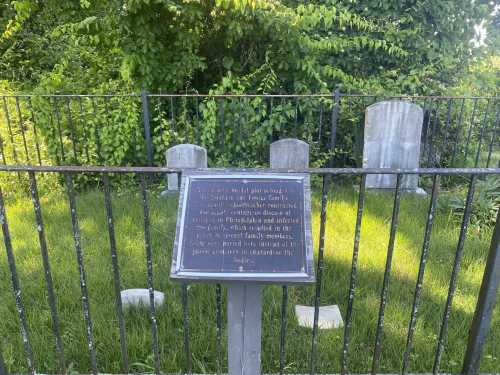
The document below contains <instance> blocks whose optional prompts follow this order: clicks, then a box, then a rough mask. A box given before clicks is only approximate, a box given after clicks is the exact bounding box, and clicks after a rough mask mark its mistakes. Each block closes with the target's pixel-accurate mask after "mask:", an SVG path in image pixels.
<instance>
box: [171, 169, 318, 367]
mask: <svg viewBox="0 0 500 375" xmlns="http://www.w3.org/2000/svg"><path fill="white" fill-rule="evenodd" d="M170 277H171V278H173V279H180V280H184V281H205V282H207V281H211V282H224V283H227V295H228V299H227V301H228V302H227V317H228V335H227V337H228V338H227V340H228V341H227V342H228V370H229V374H230V375H236V374H237V375H258V374H260V371H261V368H260V367H261V315H262V308H261V306H262V305H261V297H262V285H263V284H278V285H284V284H292V283H293V284H298V283H311V282H314V280H315V277H314V266H313V251H312V237H311V191H310V182H309V175H307V174H291V173H287V174H276V173H250V172H243V171H241V172H231V173H212V174H208V173H200V172H195V171H186V172H185V173H183V174H182V184H181V190H180V195H179V211H178V217H177V229H176V235H175V242H174V251H173V254H172V266H171V271H170Z"/></svg>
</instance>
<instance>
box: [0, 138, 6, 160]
mask: <svg viewBox="0 0 500 375" xmlns="http://www.w3.org/2000/svg"><path fill="white" fill-rule="evenodd" d="M3 146H4V140H3V137H2V135H1V134H0V153H1V154H2V163H3V164H4V165H5V164H7V161H6V160H5V149H4V148H3Z"/></svg>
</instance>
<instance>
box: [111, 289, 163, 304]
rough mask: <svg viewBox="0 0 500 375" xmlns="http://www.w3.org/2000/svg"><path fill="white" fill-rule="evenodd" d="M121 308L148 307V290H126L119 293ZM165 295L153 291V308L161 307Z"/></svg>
mask: <svg viewBox="0 0 500 375" xmlns="http://www.w3.org/2000/svg"><path fill="white" fill-rule="evenodd" d="M120 296H121V299H122V305H123V307H130V306H135V307H139V306H149V289H139V288H136V289H126V290H122V291H121V292H120ZM164 300H165V295H164V294H163V293H162V292H158V291H156V290H155V291H154V301H155V306H161V305H163V301H164Z"/></svg>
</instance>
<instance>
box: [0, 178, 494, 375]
mask: <svg viewBox="0 0 500 375" xmlns="http://www.w3.org/2000/svg"><path fill="white" fill-rule="evenodd" d="M150 198H151V199H150V203H151V235H152V241H153V253H154V255H153V256H154V273H155V277H154V282H155V289H157V290H160V291H162V292H164V293H165V297H166V298H165V302H166V303H165V305H164V306H163V307H161V308H159V309H158V311H157V320H158V328H159V342H160V356H161V368H162V371H164V372H180V371H182V370H183V369H184V355H183V350H182V345H183V330H182V306H181V288H180V287H179V285H177V284H175V283H173V282H171V281H170V280H169V269H170V254H171V249H172V244H173V240H174V229H175V220H176V211H177V201H176V199H175V198H159V197H158V194H157V192H156V191H155V192H152V194H151V195H150ZM77 205H78V214H79V219H80V226H81V230H82V247H83V250H84V260H85V267H86V271H87V281H88V288H89V293H90V305H91V315H92V319H93V322H94V334H95V341H96V346H97V360H98V366H99V370H100V371H101V372H120V349H119V335H118V324H117V318H116V315H115V308H114V295H113V289H112V273H111V259H110V253H109V240H108V233H107V226H106V217H105V210H104V198H103V195H102V193H101V192H99V191H91V192H87V193H84V194H80V195H79V196H78V199H77ZM356 205H357V193H356V192H355V191H354V190H353V189H351V188H347V187H336V189H335V190H334V191H333V193H332V195H331V199H330V202H329V206H328V217H327V220H328V221H327V233H326V249H325V260H326V268H325V273H324V284H323V291H322V296H321V302H322V304H338V305H339V306H340V309H341V311H342V314H343V316H344V317H345V310H346V302H347V294H348V283H349V277H350V267H351V257H352V246H353V236H354V223H355V219H356V209H357V206H356ZM113 207H114V216H115V230H116V237H117V248H118V256H119V264H120V270H121V283H122V288H123V289H126V288H144V287H146V261H145V250H144V242H143V227H142V226H143V221H142V220H143V218H142V206H141V202H140V199H139V195H138V194H137V192H133V191H132V192H130V191H128V192H121V193H116V194H114V195H113ZM427 207H428V199H425V198H424V199H422V198H416V197H410V196H404V197H403V199H402V203H401V216H400V225H399V230H398V235H397V239H396V249H395V254H394V259H393V268H392V278H391V283H390V287H389V300H388V304H387V308H386V317H385V327H384V336H383V340H382V360H381V368H380V372H398V371H399V370H400V368H401V358H402V354H403V352H404V348H405V343H406V332H407V326H408V321H409V316H410V309H411V303H412V299H413V290H414V287H415V279H416V274H417V270H418V264H419V259H420V253H421V246H422V237H423V232H424V224H425V219H426V214H427ZM42 210H43V214H44V221H45V229H46V235H47V242H48V247H49V254H50V260H51V265H52V270H53V278H54V284H55V290H56V294H57V304H58V306H57V307H58V312H59V317H60V320H61V331H62V336H63V342H64V349H65V355H66V362H67V364H70V366H71V369H72V370H74V371H77V372H89V370H90V361H89V355H88V350H87V344H86V339H85V327H84V323H83V317H82V309H81V299H80V287H79V281H78V280H79V278H78V269H77V265H76V258H75V253H74V243H73V238H72V235H71V221H70V216H69V210H68V204H67V200H66V197H65V195H64V194H60V193H57V192H52V193H50V194H44V195H43V196H42ZM313 211H314V212H313V231H314V235H315V236H314V237H315V244H317V235H318V230H319V195H318V194H317V193H315V196H314V199H313ZM391 212H392V197H391V196H389V195H385V194H376V193H369V194H368V195H367V200H366V205H365V213H364V218H363V225H362V233H361V246H360V256H359V271H358V287H357V290H356V299H355V304H354V321H353V328H352V342H351V347H350V356H349V365H350V371H351V372H356V373H366V372H368V371H369V369H370V366H371V358H372V353H373V344H374V340H375V328H376V324H377V315H378V307H379V295H380V289H381V285H382V279H383V273H384V265H385V257H386V251H387V242H388V236H389V225H390V217H391ZM7 217H8V219H9V224H10V229H11V235H12V239H13V246H14V251H15V255H16V261H17V267H18V273H19V278H20V283H21V287H22V292H23V293H22V296H23V300H24V303H25V307H26V312H27V317H28V322H29V327H30V335H31V340H32V345H33V350H34V357H35V367H36V369H37V371H38V372H43V373H46V372H49V373H51V372H56V371H57V360H56V355H55V345H54V339H53V336H52V334H51V318H50V310H49V307H48V304H47V299H46V292H45V282H44V275H43V269H42V262H41V256H40V250H39V247H38V236H37V233H36V230H35V224H34V214H33V208H32V205H31V202H30V200H29V199H28V198H27V197H26V198H10V199H8V201H7ZM458 234H459V224H458V223H457V222H455V221H452V220H450V218H449V217H448V216H447V215H445V214H438V216H437V217H436V220H435V225H434V231H433V236H432V240H431V249H430V259H429V262H428V264H427V270H426V274H425V280H424V291H423V298H422V303H421V306H420V308H419V312H418V322H417V328H416V334H415V339H414V352H413V356H412V360H411V366H410V371H411V372H428V371H430V370H431V369H432V362H433V354H434V352H435V347H436V340H437V335H438V333H439V326H440V322H441V318H442V312H443V308H444V304H445V299H446V294H447V289H448V283H449V277H450V273H451V268H452V262H453V257H454V251H455V246H456V243H457V239H458ZM490 238H491V231H485V232H483V233H478V232H475V231H474V230H471V231H470V232H469V236H468V240H467V241H466V244H465V251H464V259H463V263H462V269H461V271H460V274H459V282H458V288H457V292H456V295H455V300H454V304H453V311H452V314H451V318H450V325H449V334H448V337H447V342H446V350H445V353H444V356H443V360H442V365H441V371H443V372H459V371H460V370H461V363H462V359H463V354H464V350H465V345H466V340H467V335H468V328H469V325H470V321H471V319H472V315H473V312H474V307H475V302H476V299H477V294H478V289H479V286H480V283H481V278H482V272H483V269H484V264H485V256H486V252H487V250H488V248H489V241H490ZM1 247H2V249H1V251H2V252H1V254H2V255H1V257H0V317H1V319H0V342H1V346H2V348H3V352H4V356H5V357H6V358H5V360H6V362H7V366H8V369H9V371H12V372H26V366H25V361H24V351H23V345H22V341H21V337H20V334H19V324H18V319H17V310H16V307H15V302H14V298H13V294H12V290H11V283H10V274H9V272H8V267H7V262H6V257H5V249H4V248H3V241H2V245H1ZM315 248H316V250H317V246H315ZM313 296H314V287H313V286H311V287H292V288H290V290H289V305H288V330H287V337H286V339H287V343H286V345H287V346H286V347H287V352H286V364H287V365H286V371H287V372H290V373H304V372H306V371H307V370H308V357H309V351H310V348H311V330H309V329H306V328H301V327H299V326H298V324H297V322H296V319H295V316H294V312H293V306H294V305H295V304H296V303H300V304H309V305H310V304H312V302H313ZM189 298H190V300H189V309H190V311H189V313H190V315H189V319H190V321H189V323H190V331H191V341H190V342H191V350H192V355H193V367H194V368H193V371H194V372H215V371H216V354H215V353H216V340H215V337H216V325H215V312H216V309H215V288H214V287H213V286H210V285H201V284H196V285H195V284H192V285H191V286H190V287H189ZM225 302H226V301H225V299H224V304H225ZM280 307H281V288H280V287H278V286H276V287H266V288H265V289H264V304H263V353H262V356H263V357H262V362H263V372H266V373H270V372H274V373H275V372H277V370H278V366H279V332H280ZM224 311H225V307H224ZM224 322H225V316H224ZM125 323H126V332H127V339H128V352H129V356H130V363H131V364H132V365H131V371H134V372H151V371H152V366H153V357H152V350H151V335H150V323H149V318H148V312H147V309H137V310H133V311H127V312H126V313H125ZM342 337H343V329H334V330H321V331H320V333H319V343H318V360H317V367H316V369H317V372H320V373H338V372H339V370H340V358H341V357H340V356H341V348H342ZM499 341H500V307H499V304H497V306H496V310H495V312H494V319H493V327H492V332H491V334H490V337H489V339H488V341H487V343H486V345H485V349H484V356H483V360H482V363H481V371H482V372H499V371H500V344H499Z"/></svg>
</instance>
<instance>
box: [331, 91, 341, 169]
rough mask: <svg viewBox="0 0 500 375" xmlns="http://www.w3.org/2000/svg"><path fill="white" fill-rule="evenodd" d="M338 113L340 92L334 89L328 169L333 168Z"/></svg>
mask: <svg viewBox="0 0 500 375" xmlns="http://www.w3.org/2000/svg"><path fill="white" fill-rule="evenodd" d="M339 112H340V90H339V89H336V90H335V91H334V92H333V107H332V127H331V130H330V147H329V148H330V151H332V156H331V157H330V159H329V160H328V167H329V168H332V167H333V158H334V155H333V151H334V150H335V144H336V143H337V121H338V118H339Z"/></svg>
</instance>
